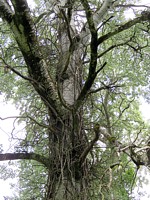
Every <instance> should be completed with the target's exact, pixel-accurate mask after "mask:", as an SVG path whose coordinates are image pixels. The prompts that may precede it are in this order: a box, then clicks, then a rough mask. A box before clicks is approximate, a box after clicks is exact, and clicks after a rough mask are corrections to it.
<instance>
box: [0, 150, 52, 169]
mask: <svg viewBox="0 0 150 200" xmlns="http://www.w3.org/2000/svg"><path fill="white" fill-rule="evenodd" d="M6 160H35V161H37V162H39V163H42V164H43V165H44V166H45V167H47V168H48V167H49V159H48V158H46V157H44V156H41V155H39V154H36V153H5V154H0V161H6Z"/></svg>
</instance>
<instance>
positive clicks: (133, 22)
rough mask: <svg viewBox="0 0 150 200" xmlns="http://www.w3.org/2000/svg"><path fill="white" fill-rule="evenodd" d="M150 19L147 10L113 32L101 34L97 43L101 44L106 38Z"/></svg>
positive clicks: (149, 13)
mask: <svg viewBox="0 0 150 200" xmlns="http://www.w3.org/2000/svg"><path fill="white" fill-rule="evenodd" d="M148 20H150V12H145V13H143V14H142V15H141V16H140V17H137V18H135V19H133V20H131V21H129V22H127V23H125V24H123V25H122V26H119V27H118V28H117V29H116V30H114V31H113V32H109V33H107V34H106V35H103V36H101V37H100V38H99V39H98V42H97V44H98V45H99V44H101V43H103V42H104V41H105V40H107V39H109V38H111V37H112V36H114V35H117V34H118V33H120V32H122V31H125V30H127V29H129V28H131V27H132V26H134V25H136V24H137V23H141V22H143V21H148Z"/></svg>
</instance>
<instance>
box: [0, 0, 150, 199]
mask: <svg viewBox="0 0 150 200" xmlns="http://www.w3.org/2000/svg"><path fill="white" fill-rule="evenodd" d="M28 2H29V5H30V6H31V7H32V6H33V4H32V0H28ZM141 3H142V4H149V5H150V0H142V1H141ZM130 14H131V13H130ZM141 111H142V114H143V117H144V118H145V120H148V119H149V120H150V105H149V104H148V103H146V102H144V100H142V105H141ZM12 113H13V115H19V112H18V111H17V110H16V109H15V106H14V105H13V104H12V103H11V102H10V103H8V104H5V103H3V97H2V96H1V95H0V117H8V116H10V115H12ZM13 122H14V120H13V119H8V120H3V121H1V120H0V144H5V145H4V152H8V151H9V152H10V151H11V149H12V147H13V146H14V144H15V143H14V142H11V140H10V138H9V137H10V133H11V130H12V127H13ZM17 128H18V127H17ZM17 128H16V131H18V130H19V129H17ZM6 141H7V142H6ZM6 162H8V161H6ZM6 162H4V163H6ZM0 164H2V162H1V163H0ZM145 170H146V169H143V170H141V171H140V173H141V174H143V173H144V174H145V176H148V177H149V180H150V176H149V175H148V171H145ZM1 173H3V172H1V171H0V174H1ZM15 182H16V180H15V179H7V180H5V181H4V180H1V179H0V200H3V199H4V198H3V196H9V195H10V196H11V195H13V192H14V191H13V189H12V188H11V187H10V183H15ZM141 191H145V192H146V193H147V194H146V196H144V197H140V199H138V198H137V200H149V199H150V183H147V184H144V185H143V188H142V187H141V188H140V191H138V189H136V190H135V195H136V196H138V192H141ZM148 196H149V197H148Z"/></svg>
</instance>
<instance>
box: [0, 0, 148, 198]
mask: <svg viewBox="0 0 150 200" xmlns="http://www.w3.org/2000/svg"><path fill="white" fill-rule="evenodd" d="M129 8H132V9H134V8H141V10H142V9H143V8H144V9H145V10H144V11H141V10H135V12H136V14H135V17H134V19H128V18H126V17H125V11H126V10H128V9H129ZM0 16H1V18H2V21H1V22H0V23H1V33H0V34H1V38H2V39H1V40H2V45H1V67H2V69H3V71H1V76H2V77H3V79H2V80H1V81H2V83H3V84H1V91H2V92H4V93H6V98H8V99H10V98H12V99H14V101H15V104H16V105H17V106H18V108H19V109H20V111H21V113H20V116H18V117H14V118H15V119H17V120H20V121H24V122H25V124H26V125H25V133H24V134H25V138H24V139H23V140H21V142H20V143H19V144H18V146H16V150H15V152H14V153H5V154H0V160H1V161H2V160H16V159H19V160H28V161H25V162H24V161H21V163H20V165H21V169H22V171H21V172H20V186H22V187H24V189H25V190H24V191H25V192H24V193H21V194H20V195H21V196H20V197H21V198H22V199H46V200H49V199H70V200H71V199H98V198H100V199H104V198H106V199H118V198H120V196H121V197H122V199H127V198H131V196H130V191H131V190H132V188H133V186H134V181H135V172H134V169H135V171H137V170H138V169H139V167H140V166H141V165H144V166H147V163H148V159H147V158H146V152H147V150H148V149H149V146H148V145H147V144H146V142H147V140H148V130H147V129H146V125H145V124H144V122H143V120H142V118H141V116H140V113H139V108H138V98H139V95H141V94H142V90H143V87H145V86H146V85H147V84H148V79H149V69H148V62H149V41H148V39H149V20H150V12H149V10H148V7H147V6H146V5H141V6H139V5H136V4H133V3H132V1H123V0H122V1H111V0H105V1H103V2H102V1H96V0H95V1H94V0H93V1H90V0H82V1H74V0H66V1H56V2H55V3H53V2H52V1H46V0H45V1H42V0H41V1H37V7H36V8H35V9H34V10H33V11H31V10H30V9H29V7H28V4H27V2H26V0H11V1H10V2H9V1H5V0H0ZM1 119H2V118H1ZM143 136H144V137H145V140H143V139H142V137H143ZM143 155H144V156H145V158H144V156H143ZM37 163H38V164H37ZM27 174H28V175H29V174H30V177H29V176H28V175H27ZM118 174H119V175H118ZM26 176H27V177H28V180H26V181H24V179H23V177H24V178H27V177H26ZM41 176H43V177H41ZM40 177H41V178H40ZM116 180H117V181H116ZM30 184H32V187H30V188H29V185H30ZM39 185H40V186H39ZM120 185H121V189H120V188H119V187H120ZM36 187H37V188H40V189H37V188H36ZM29 190H30V191H32V193H31V192H30V194H29V192H28V191H29ZM29 195H30V196H29Z"/></svg>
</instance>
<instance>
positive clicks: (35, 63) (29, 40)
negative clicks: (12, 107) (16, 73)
mask: <svg viewBox="0 0 150 200" xmlns="http://www.w3.org/2000/svg"><path fill="white" fill-rule="evenodd" d="M12 4H13V7H14V11H15V14H14V15H12V13H11V11H10V9H9V6H8V4H7V3H4V2H3V1H2V0H0V16H1V17H2V18H3V19H4V20H5V21H6V22H7V23H8V25H9V27H10V30H11V31H12V32H13V34H14V37H15V40H16V42H17V43H18V46H19V48H20V51H21V52H22V54H23V57H24V59H25V62H26V64H27V67H28V72H29V77H30V78H29V79H30V80H31V79H33V80H36V81H31V84H32V85H33V86H34V88H35V90H36V91H37V92H38V94H39V95H40V96H41V98H42V100H43V101H44V103H45V104H46V105H47V106H48V107H49V108H50V109H51V111H52V112H53V113H55V115H58V110H57V105H58V104H57V103H58V101H57V100H58V95H57V91H56V87H55V83H54V81H53V79H52V77H51V76H50V74H49V73H48V67H47V64H46V61H45V60H44V59H43V56H42V53H41V51H40V45H39V42H38V40H37V35H36V31H35V28H34V23H33V20H32V17H31V15H30V10H29V7H28V5H27V2H26V0H13V1H12ZM53 108H55V112H54V109H53Z"/></svg>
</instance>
